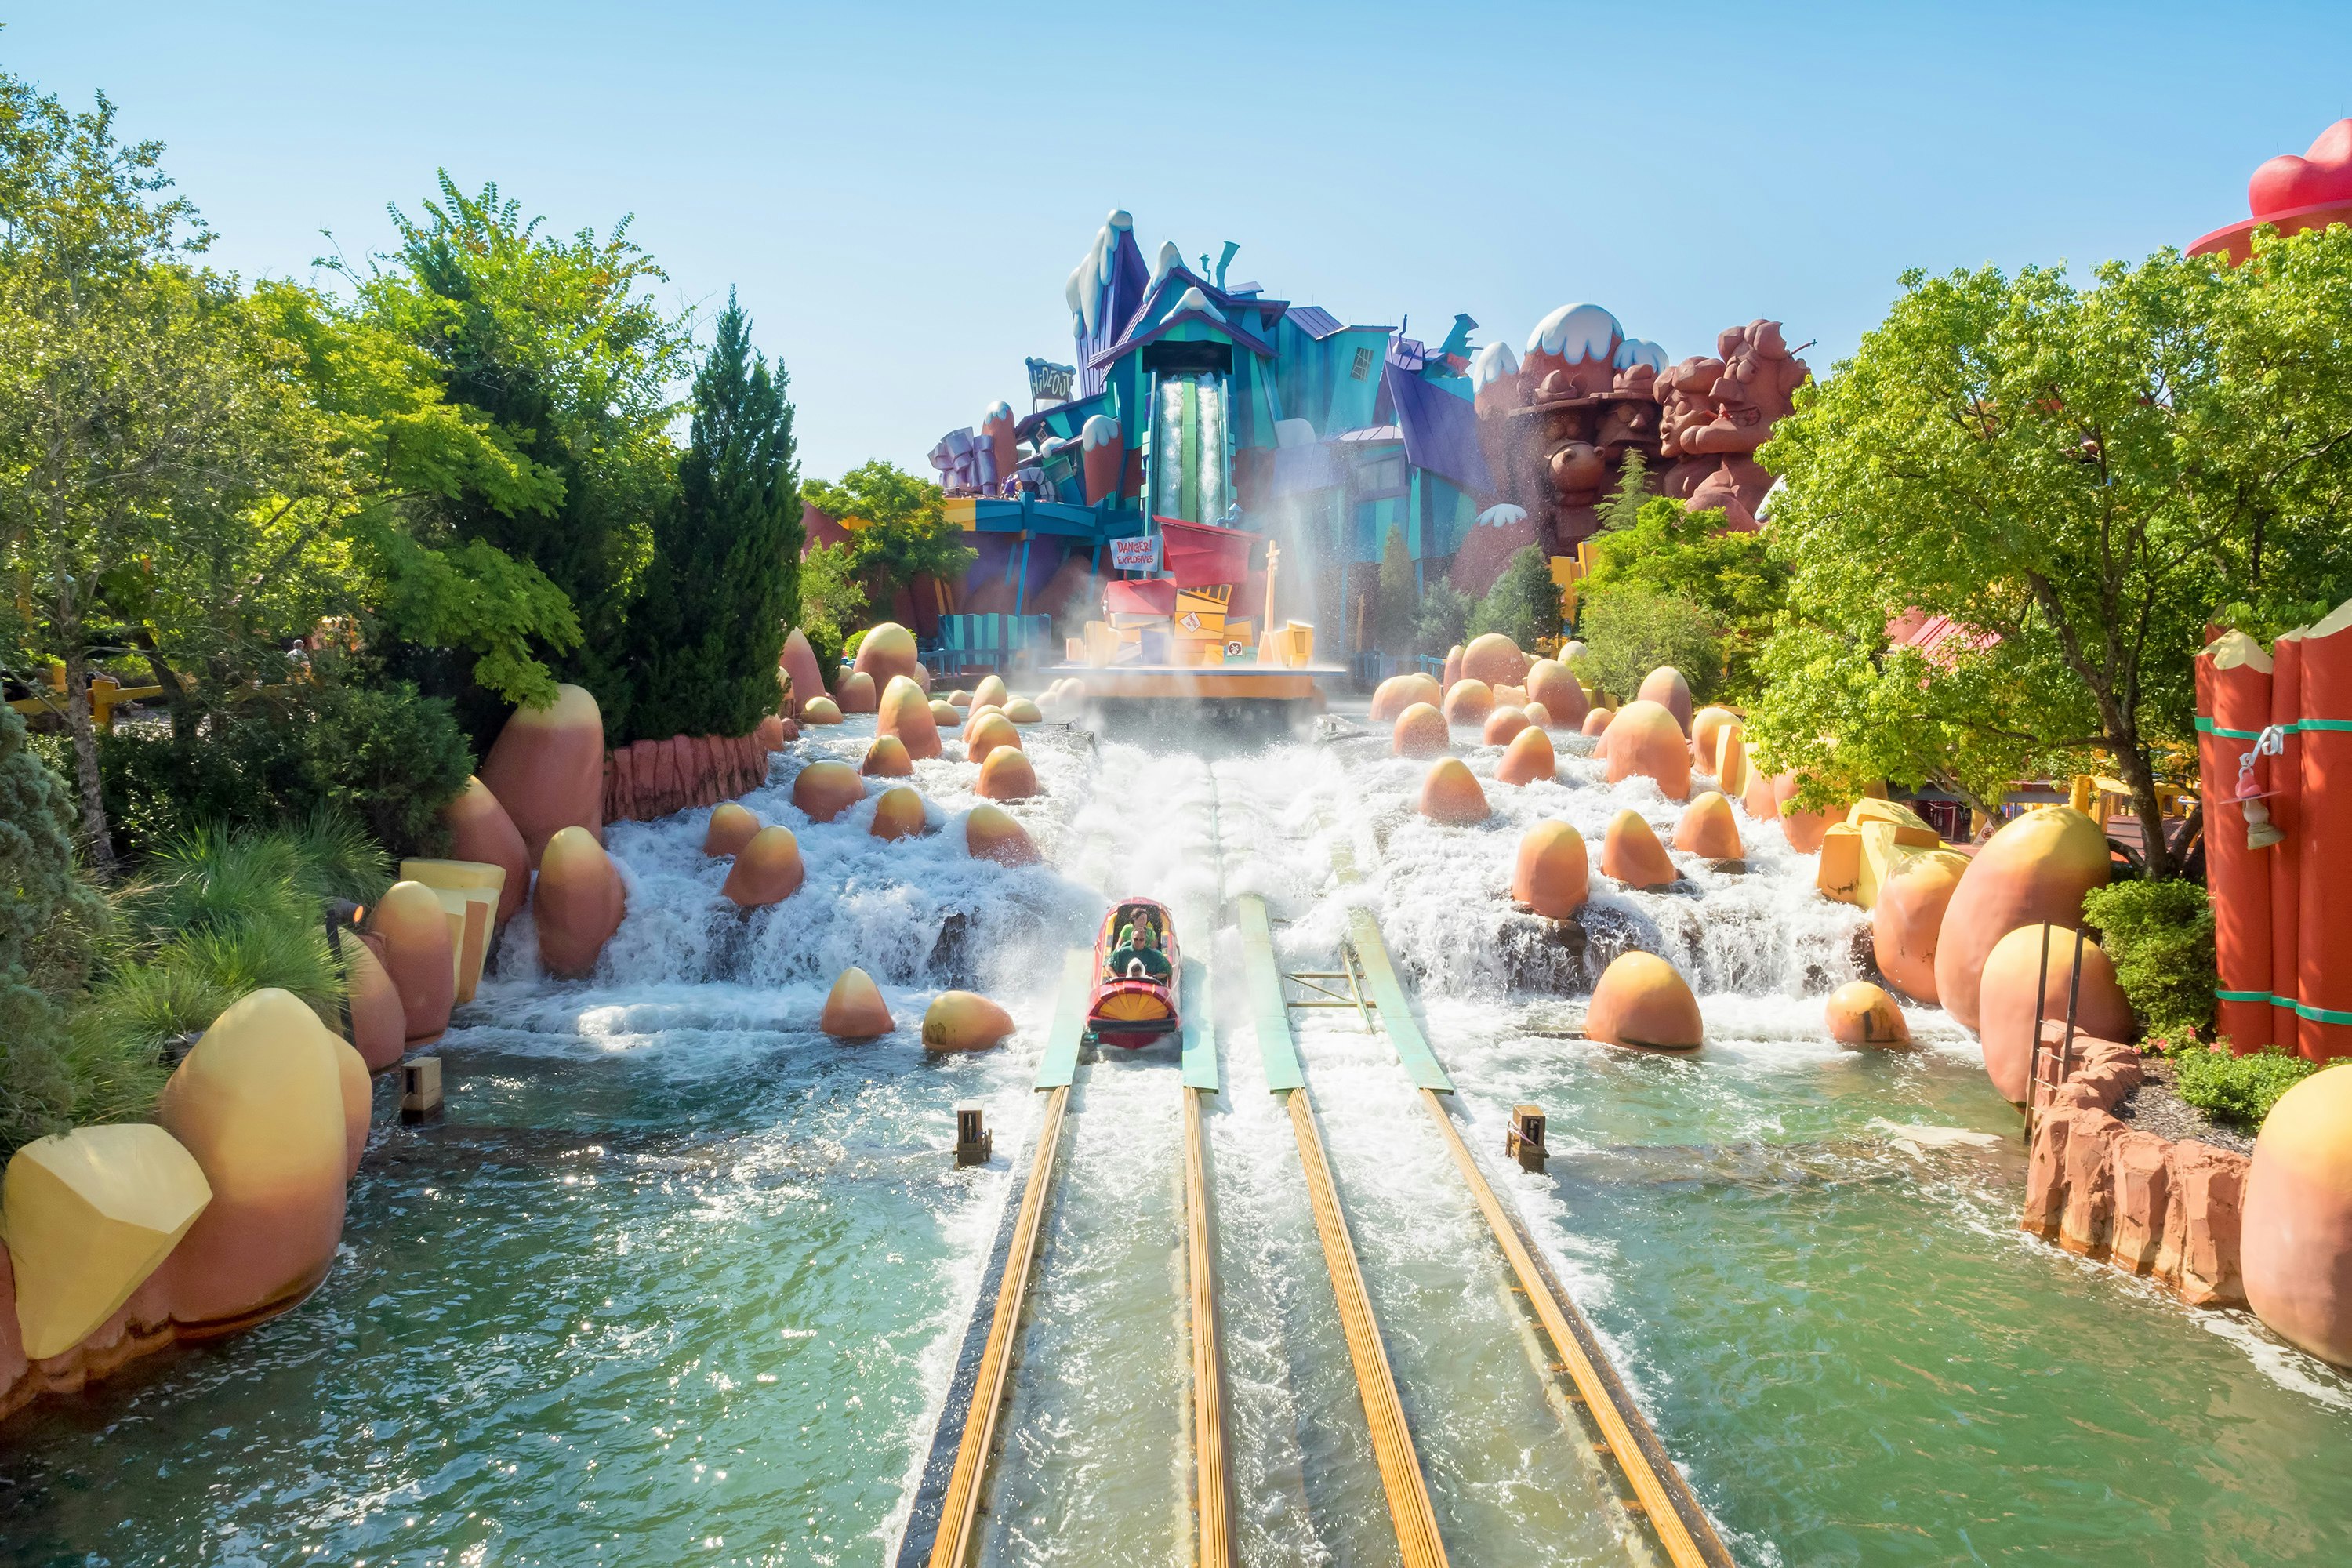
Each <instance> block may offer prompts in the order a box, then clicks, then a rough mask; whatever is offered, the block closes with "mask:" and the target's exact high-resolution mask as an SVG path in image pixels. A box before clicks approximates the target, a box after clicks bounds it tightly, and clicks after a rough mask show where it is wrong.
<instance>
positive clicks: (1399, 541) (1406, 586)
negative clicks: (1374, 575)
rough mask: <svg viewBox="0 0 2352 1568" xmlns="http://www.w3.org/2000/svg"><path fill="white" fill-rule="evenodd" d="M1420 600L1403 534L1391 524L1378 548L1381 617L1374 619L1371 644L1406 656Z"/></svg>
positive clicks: (1382, 650)
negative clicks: (1414, 616) (1386, 536)
mask: <svg viewBox="0 0 2352 1568" xmlns="http://www.w3.org/2000/svg"><path fill="white" fill-rule="evenodd" d="M1418 597H1419V595H1418V594H1417V593H1416V592H1415V590H1414V587H1413V581H1412V556H1411V555H1409V554H1407V553H1406V552H1405V543H1404V530H1403V529H1402V528H1399V527H1397V526H1396V525H1395V524H1393V523H1391V524H1390V526H1389V536H1388V539H1387V541H1386V542H1384V543H1382V544H1381V585H1380V594H1379V605H1380V613H1379V615H1378V616H1375V617H1374V619H1373V633H1372V640H1373V642H1374V643H1375V645H1376V646H1378V647H1379V648H1380V650H1381V652H1382V653H1405V652H1408V651H1410V650H1411V648H1412V617H1413V612H1414V610H1415V608H1416V607H1417V606H1416V605H1415V603H1414V601H1415V600H1416V599H1417V598H1418Z"/></svg>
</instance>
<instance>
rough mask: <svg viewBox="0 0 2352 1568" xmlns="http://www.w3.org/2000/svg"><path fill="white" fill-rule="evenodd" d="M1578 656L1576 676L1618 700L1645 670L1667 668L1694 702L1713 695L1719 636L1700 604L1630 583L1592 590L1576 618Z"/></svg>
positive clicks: (1718, 666) (1629, 694) (1640, 679)
mask: <svg viewBox="0 0 2352 1568" xmlns="http://www.w3.org/2000/svg"><path fill="white" fill-rule="evenodd" d="M1577 629H1578V631H1579V632H1580V634H1581V636H1582V637H1583V639H1584V652H1583V653H1582V654H1581V655H1580V656H1579V657H1578V658H1577V661H1576V672H1577V674H1579V675H1580V676H1582V677H1583V678H1584V679H1586V680H1587V681H1590V682H1591V684H1592V685H1594V686H1595V687H1598V688H1599V689H1601V690H1603V691H1606V692H1608V693H1609V694H1610V695H1611V696H1612V697H1615V698H1617V699H1618V700H1620V701H1624V700H1630V699H1631V698H1632V697H1633V693H1634V692H1636V691H1638V690H1640V689H1641V688H1642V682H1643V679H1644V678H1646V677H1647V676H1648V675H1649V673H1650V671H1652V670H1654V669H1655V668H1658V667H1659V666H1661V665H1672V666H1674V668H1676V669H1679V670H1681V671H1682V672H1683V679H1685V680H1687V681H1689V682H1690V689H1691V697H1692V699H1693V700H1695V701H1701V702H1703V701H1706V700H1707V699H1708V698H1710V697H1712V696H1713V695H1714V694H1715V689H1716V687H1717V683H1718V681H1719V679H1720V677H1721V673H1722V666H1721V663H1720V658H1721V645H1722V634H1721V631H1720V629H1719V628H1718V627H1717V625H1716V620H1715V616H1713V615H1712V614H1711V613H1710V612H1709V611H1708V610H1707V609H1706V606H1704V605H1696V604H1693V603H1692V602H1691V601H1690V600H1688V599H1685V598H1682V597H1679V596H1678V595H1673V594H1664V593H1659V592H1657V591H1656V590H1654V589H1650V588H1644V587H1641V586H1638V585H1636V584H1630V583H1628V584H1619V585H1617V586H1614V587H1609V588H1602V589H1598V590H1595V591H1594V592H1593V593H1592V594H1591V596H1590V597H1588V598H1587V599H1586V601H1585V605H1584V610H1583V613H1582V614H1581V615H1580V616H1578V617H1577Z"/></svg>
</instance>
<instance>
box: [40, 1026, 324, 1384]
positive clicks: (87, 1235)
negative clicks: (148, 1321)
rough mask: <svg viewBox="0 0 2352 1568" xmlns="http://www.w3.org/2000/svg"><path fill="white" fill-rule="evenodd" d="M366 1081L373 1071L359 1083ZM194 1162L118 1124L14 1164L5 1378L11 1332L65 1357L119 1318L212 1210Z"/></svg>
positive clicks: (143, 1126)
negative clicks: (12, 1282)
mask: <svg viewBox="0 0 2352 1568" xmlns="http://www.w3.org/2000/svg"><path fill="white" fill-rule="evenodd" d="M360 1078H361V1081H362V1083H364V1082H365V1081H366V1079H367V1075H366V1074H365V1073H364V1072H362V1074H361V1075H360ZM212 1196H213V1194H212V1186H211V1184H209V1183H207V1182H206V1181H205V1173H204V1169H203V1167H202V1166H200V1165H198V1164H197V1163H196V1160H195V1156H194V1155H192V1154H190V1153H189V1152H188V1151H187V1150H186V1149H184V1148H183V1147H182V1146H181V1144H180V1141H179V1140H178V1139H176V1138H174V1137H173V1136H172V1135H171V1134H170V1133H169V1132H166V1131H163V1129H162V1128H161V1127H156V1126H153V1125H151V1124H149V1123H146V1122H136V1121H118V1122H112V1123H109V1124H105V1125H100V1126H96V1127H76V1128H73V1129H72V1130H70V1131H65V1132H57V1133H52V1134H50V1135H49V1136H47V1137H46V1138H36V1139H34V1140H33V1141H32V1142H29V1143H26V1144H25V1145H24V1146H23V1147H22V1148H20V1149H18V1150H17V1151H16V1153H15V1154H14V1155H13V1156H12V1157H11V1158H10V1159H9V1161H8V1175H7V1180H6V1181H5V1184H0V1233H5V1235H6V1237H7V1259H8V1263H9V1265H10V1267H11V1268H12V1269H13V1271H14V1273H15V1277H16V1289H15V1294H16V1301H15V1303H14V1310H13V1311H11V1312H10V1313H9V1314H8V1318H7V1320H6V1321H0V1347H5V1349H0V1376H5V1377H8V1378H9V1379H10V1380H11V1381H12V1382H13V1381H14V1379H15V1377H16V1375H17V1374H19V1373H23V1371H24V1370H25V1362H24V1361H23V1360H19V1361H18V1362H16V1364H15V1366H13V1367H10V1366H9V1365H8V1364H7V1363H6V1360H5V1354H6V1351H7V1350H13V1349H16V1346H15V1345H11V1344H9V1340H10V1338H11V1337H12V1336H15V1335H19V1334H21V1336H22V1345H23V1352H24V1355H25V1357H26V1359H29V1360H32V1361H40V1360H43V1359H45V1358H47V1357H49V1356H53V1355H63V1354H64V1353H65V1352H68V1351H69V1350H71V1349H72V1348H73V1347H74V1346H76V1345H78V1344H79V1343H80V1342H82V1341H83V1340H85V1339H88V1338H89V1336H90V1334H91V1333H92V1332H93V1331H96V1330H97V1329H98V1328H100V1326H101V1325H103V1324H104V1323H105V1321H107V1320H108V1319H109V1318H111V1317H112V1316H114V1314H115V1312H116V1310H118V1309H120V1308H121V1305H122V1304H123V1303H124V1302H125V1301H128V1300H131V1292H132V1291H134V1290H136V1289H139V1287H140V1286H141V1285H142V1284H144V1283H146V1280H147V1277H148V1276H149V1275H151V1274H152V1273H154V1272H155V1270H156V1268H158V1267H160V1266H161V1265H162V1264H163V1260H164V1258H168V1257H169V1256H171V1252H172V1249H173V1247H175V1246H177V1245H178V1244H179V1241H180V1238H181V1237H184V1236H185V1235H186V1234H187V1232H188V1228H189V1227H190V1226H193V1225H194V1224H195V1222H196V1217H197V1216H198V1215H201V1214H203V1213H204V1211H205V1205H207V1204H209V1203H211V1202H212Z"/></svg>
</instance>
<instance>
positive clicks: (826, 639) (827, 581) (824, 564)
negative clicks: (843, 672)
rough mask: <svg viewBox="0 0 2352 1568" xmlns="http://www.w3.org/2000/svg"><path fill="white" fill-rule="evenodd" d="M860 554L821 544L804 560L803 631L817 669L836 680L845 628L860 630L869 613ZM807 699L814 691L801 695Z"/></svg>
mask: <svg viewBox="0 0 2352 1568" xmlns="http://www.w3.org/2000/svg"><path fill="white" fill-rule="evenodd" d="M856 572H857V559H856V551H855V550H853V549H851V548H850V546H849V545H847V544H845V543H844V544H819V545H815V546H813V547H811V548H810V549H809V550H808V551H807V552H805V553H804V554H803V555H802V556H801V583H800V589H801V618H800V627H801V631H802V633H803V635H805V636H806V637H807V638H808V640H809V648H810V651H812V652H814V654H815V655H816V667H817V669H818V670H819V671H820V672H821V673H823V674H824V677H825V679H828V680H830V679H833V673H834V667H835V665H837V664H839V663H840V662H841V656H842V648H843V646H844V645H845V642H846V641H847V637H845V634H844V633H843V631H842V627H844V626H856V624H857V622H858V621H859V620H860V619H862V618H863V616H864V615H865V613H866V590H865V589H863V588H861V587H859V586H858V585H857V576H856ZM796 695H798V696H799V697H801V698H803V699H806V698H810V697H814V696H815V695H816V693H815V692H814V691H803V692H800V693H797V694H796Z"/></svg>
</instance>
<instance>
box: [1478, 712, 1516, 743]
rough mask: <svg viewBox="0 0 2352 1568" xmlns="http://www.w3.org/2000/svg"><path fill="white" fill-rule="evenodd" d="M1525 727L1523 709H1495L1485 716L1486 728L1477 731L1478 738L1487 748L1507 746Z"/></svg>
mask: <svg viewBox="0 0 2352 1568" xmlns="http://www.w3.org/2000/svg"><path fill="white" fill-rule="evenodd" d="M1527 727H1528V715H1527V710H1525V709H1522V708H1497V709H1496V710H1494V711H1493V712H1491V713H1489V714H1487V715H1486V727H1485V728H1484V729H1483V730H1481V731H1479V734H1478V738H1479V740H1480V741H1482V742H1485V743H1486V744H1487V745H1489V746H1507V745H1509V744H1510V743H1511V742H1512V740H1513V739H1514V738H1516V737H1517V734H1518V732H1519V731H1522V730H1524V729H1526V728H1527Z"/></svg>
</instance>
